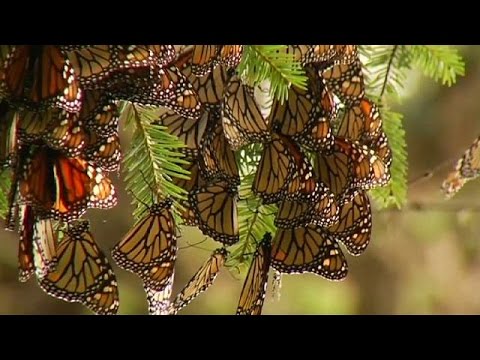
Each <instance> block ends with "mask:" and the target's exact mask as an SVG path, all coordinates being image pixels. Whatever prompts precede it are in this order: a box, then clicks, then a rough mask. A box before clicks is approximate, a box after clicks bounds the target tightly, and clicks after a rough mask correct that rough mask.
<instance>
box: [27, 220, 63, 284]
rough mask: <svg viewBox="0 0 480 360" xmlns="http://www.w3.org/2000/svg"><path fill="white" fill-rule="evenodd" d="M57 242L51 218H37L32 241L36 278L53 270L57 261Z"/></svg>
mask: <svg viewBox="0 0 480 360" xmlns="http://www.w3.org/2000/svg"><path fill="white" fill-rule="evenodd" d="M57 242H58V237H57V232H56V231H55V229H54V227H53V222H52V220H50V219H37V220H36V222H35V227H34V241H33V250H34V255H35V256H34V258H35V260H36V261H35V270H36V275H37V278H43V277H45V276H47V275H48V274H49V273H51V272H52V271H54V270H55V267H56V266H57V262H58V258H57ZM37 260H38V261H37Z"/></svg>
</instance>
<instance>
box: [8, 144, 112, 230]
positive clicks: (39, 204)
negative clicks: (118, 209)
mask: <svg viewBox="0 0 480 360" xmlns="http://www.w3.org/2000/svg"><path fill="white" fill-rule="evenodd" d="M21 158H22V159H23V161H22V163H21V164H19V165H20V166H19V170H18V171H19V172H20V174H19V179H18V188H19V191H20V195H21V198H22V201H23V202H25V203H27V204H32V206H33V207H34V208H35V210H36V212H37V213H38V214H39V215H40V216H46V217H51V218H55V219H62V220H65V221H71V220H74V219H77V218H78V217H80V216H81V215H82V214H83V213H84V212H85V211H86V209H87V208H89V207H93V208H100V209H109V208H111V207H113V206H115V205H116V204H117V197H116V194H115V189H114V187H113V185H112V183H111V181H110V179H108V178H107V177H105V176H104V174H103V172H102V170H101V169H100V168H98V167H97V168H96V167H94V166H93V165H92V164H91V163H90V162H88V161H86V160H84V159H83V158H80V157H75V158H68V157H66V156H65V155H63V154H62V153H60V152H58V151H55V150H51V149H49V148H46V147H43V146H41V147H36V146H31V147H30V148H27V149H26V150H25V151H24V153H23V155H22V157H21ZM13 186H17V185H16V184H15V183H14V184H13Z"/></svg>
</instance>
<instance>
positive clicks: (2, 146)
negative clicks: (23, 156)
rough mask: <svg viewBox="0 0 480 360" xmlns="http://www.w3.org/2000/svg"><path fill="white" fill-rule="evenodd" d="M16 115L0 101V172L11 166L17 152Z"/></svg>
mask: <svg viewBox="0 0 480 360" xmlns="http://www.w3.org/2000/svg"><path fill="white" fill-rule="evenodd" d="M17 126H18V113H17V112H16V111H13V110H12V109H10V107H9V106H8V104H7V103H6V102H5V101H0V171H1V169H2V168H4V167H9V166H13V161H14V158H15V154H16V152H17Z"/></svg>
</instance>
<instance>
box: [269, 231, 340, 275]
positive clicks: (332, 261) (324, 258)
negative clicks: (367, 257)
mask: <svg viewBox="0 0 480 360" xmlns="http://www.w3.org/2000/svg"><path fill="white" fill-rule="evenodd" d="M271 257H272V263H271V265H272V267H273V268H275V269H276V270H278V271H279V272H281V273H288V274H290V273H304V272H311V273H315V274H318V275H320V276H322V277H324V278H326V279H329V280H342V279H344V278H345V277H346V276H347V272H348V265H347V261H346V259H345V256H344V255H343V253H342V250H341V249H340V247H339V246H338V243H337V241H336V240H335V238H334V236H332V235H331V234H330V233H328V232H327V231H325V230H324V229H323V228H322V227H321V226H318V225H314V224H311V225H308V226H304V227H298V228H292V229H278V230H277V233H276V234H275V238H274V239H273V245H272V252H271Z"/></svg>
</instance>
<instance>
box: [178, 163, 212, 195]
mask: <svg viewBox="0 0 480 360" xmlns="http://www.w3.org/2000/svg"><path fill="white" fill-rule="evenodd" d="M184 160H185V161H187V162H188V164H185V165H181V166H182V168H183V169H184V170H187V171H189V172H190V178H189V179H182V178H180V177H175V178H173V179H172V182H173V184H175V185H176V186H178V187H180V188H182V189H184V190H185V191H187V192H191V191H192V190H193V189H194V188H197V187H202V186H205V185H206V182H205V181H204V179H202V178H201V176H200V169H199V162H200V161H199V160H198V154H197V155H194V154H186V156H185V157H184Z"/></svg>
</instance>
